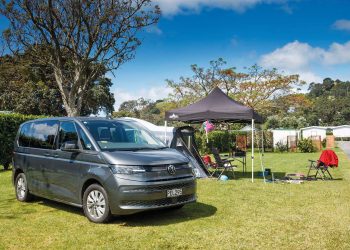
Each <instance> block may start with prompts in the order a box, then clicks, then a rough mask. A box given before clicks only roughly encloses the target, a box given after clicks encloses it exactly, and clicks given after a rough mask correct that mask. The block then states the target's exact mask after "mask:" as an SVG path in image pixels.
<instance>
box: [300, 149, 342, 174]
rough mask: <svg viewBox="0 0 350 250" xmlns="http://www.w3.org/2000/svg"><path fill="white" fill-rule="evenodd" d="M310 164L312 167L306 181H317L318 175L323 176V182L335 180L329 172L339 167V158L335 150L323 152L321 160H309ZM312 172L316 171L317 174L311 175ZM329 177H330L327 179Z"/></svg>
mask: <svg viewBox="0 0 350 250" xmlns="http://www.w3.org/2000/svg"><path fill="white" fill-rule="evenodd" d="M309 162H310V167H309V171H308V173H307V176H306V179H311V177H315V179H317V175H318V174H319V175H320V176H321V178H322V180H324V179H326V178H329V179H333V177H332V175H331V173H330V172H329V171H328V168H333V167H336V168H337V167H338V156H337V155H336V153H335V152H334V151H333V150H330V149H327V150H323V151H322V153H321V156H320V159H319V160H317V161H314V160H309ZM311 170H316V174H315V175H310V172H311ZM327 175H328V176H329V177H327Z"/></svg>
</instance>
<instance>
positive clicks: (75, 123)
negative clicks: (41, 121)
mask: <svg viewBox="0 0 350 250" xmlns="http://www.w3.org/2000/svg"><path fill="white" fill-rule="evenodd" d="M63 122H71V123H73V125H74V128H75V131H76V132H77V136H78V147H79V150H80V151H81V153H84V154H89V153H90V154H96V152H97V150H96V146H95V145H94V143H93V142H92V141H91V138H90V136H89V135H87V136H88V138H89V140H90V142H91V143H92V146H93V147H94V149H91V150H86V149H83V145H81V141H80V139H81V138H80V135H79V132H78V126H79V127H80V128H81V129H82V130H83V132H84V133H85V134H87V133H86V131H85V130H84V129H83V127H82V126H80V124H78V122H76V121H74V120H59V125H58V132H57V141H56V150H59V151H61V152H63V150H62V149H60V148H59V146H58V144H59V140H60V135H59V131H60V129H61V123H63Z"/></svg>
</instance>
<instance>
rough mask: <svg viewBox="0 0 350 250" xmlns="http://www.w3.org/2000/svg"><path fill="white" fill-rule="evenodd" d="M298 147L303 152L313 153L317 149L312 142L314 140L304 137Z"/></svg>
mask: <svg viewBox="0 0 350 250" xmlns="http://www.w3.org/2000/svg"><path fill="white" fill-rule="evenodd" d="M298 149H299V150H300V152H302V153H312V152H315V151H316V149H315V147H314V145H313V144H312V140H311V139H310V138H304V139H301V140H299V141H298Z"/></svg>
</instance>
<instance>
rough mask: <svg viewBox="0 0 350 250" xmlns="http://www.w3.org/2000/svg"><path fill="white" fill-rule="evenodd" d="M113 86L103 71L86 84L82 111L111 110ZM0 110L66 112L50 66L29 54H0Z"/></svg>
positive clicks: (59, 113)
mask: <svg viewBox="0 0 350 250" xmlns="http://www.w3.org/2000/svg"><path fill="white" fill-rule="evenodd" d="M65 70H66V71H70V70H72V69H70V68H66V69H65ZM111 85H112V83H111V81H110V79H108V78H106V77H105V76H104V71H101V72H100V74H99V76H98V78H97V79H96V80H95V81H94V82H90V83H89V84H88V86H87V89H86V92H85V97H86V98H84V100H83V105H82V111H81V114H82V115H89V114H92V113H97V112H99V111H101V110H103V111H105V112H106V113H108V114H109V113H111V112H112V111H113V110H114V109H113V105H114V102H115V101H114V96H113V94H112V93H111V92H110V87H111ZM0 110H9V111H14V112H19V113H22V114H35V115H41V114H42V115H54V116H62V115H66V111H65V109H64V105H63V102H62V98H61V93H60V91H59V88H58V86H57V84H56V82H55V77H54V73H53V70H52V69H51V67H49V66H47V65H45V64H42V63H40V62H37V61H35V60H34V58H32V57H31V55H30V54H29V53H21V54H15V55H13V56H10V55H7V56H3V57H0Z"/></svg>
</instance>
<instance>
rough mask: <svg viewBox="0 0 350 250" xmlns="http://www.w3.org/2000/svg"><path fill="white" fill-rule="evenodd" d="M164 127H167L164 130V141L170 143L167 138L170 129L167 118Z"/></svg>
mask: <svg viewBox="0 0 350 250" xmlns="http://www.w3.org/2000/svg"><path fill="white" fill-rule="evenodd" d="M164 127H165V131H164V142H165V145H168V143H167V139H166V137H167V130H168V121H167V120H165V122H164Z"/></svg>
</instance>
